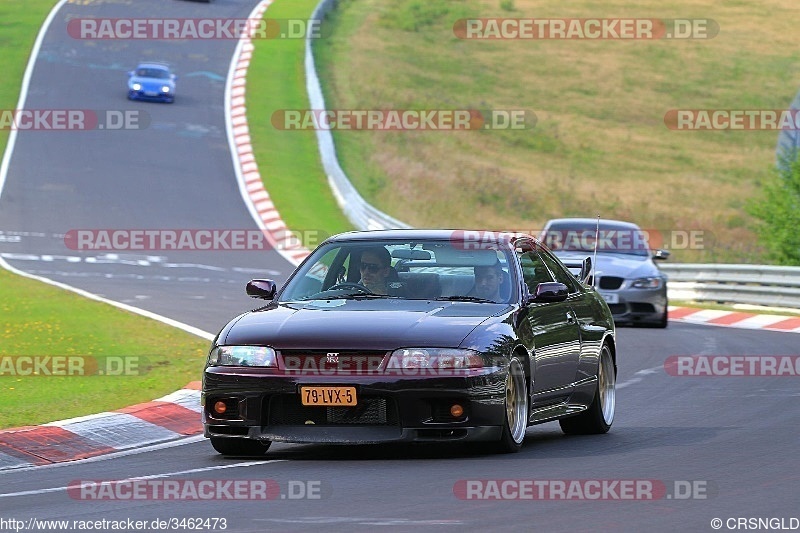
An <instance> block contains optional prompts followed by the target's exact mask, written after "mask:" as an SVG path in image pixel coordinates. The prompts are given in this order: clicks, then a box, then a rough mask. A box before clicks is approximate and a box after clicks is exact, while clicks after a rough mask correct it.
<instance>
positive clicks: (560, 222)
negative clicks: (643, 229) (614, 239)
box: [545, 218, 640, 229]
mask: <svg viewBox="0 0 800 533" xmlns="http://www.w3.org/2000/svg"><path fill="white" fill-rule="evenodd" d="M551 226H573V227H584V226H586V227H591V228H593V227H595V226H597V219H596V218H552V219H550V220H548V221H547V223H546V224H545V227H546V228H549V227H551ZM600 226H603V227H608V226H614V227H622V228H630V229H640V228H639V226H637V225H636V224H634V223H633V222H627V221H625V220H614V219H610V218H601V219H600Z"/></svg>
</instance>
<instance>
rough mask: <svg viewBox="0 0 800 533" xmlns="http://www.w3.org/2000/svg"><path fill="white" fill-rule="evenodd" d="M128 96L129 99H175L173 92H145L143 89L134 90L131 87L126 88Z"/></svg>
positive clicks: (166, 100) (159, 100)
mask: <svg viewBox="0 0 800 533" xmlns="http://www.w3.org/2000/svg"><path fill="white" fill-rule="evenodd" d="M128 98H130V99H131V100H147V101H151V102H172V101H174V100H175V95H174V94H173V93H162V92H159V93H155V94H152V93H147V92H145V91H134V90H133V89H129V90H128Z"/></svg>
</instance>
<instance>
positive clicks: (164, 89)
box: [161, 85, 169, 93]
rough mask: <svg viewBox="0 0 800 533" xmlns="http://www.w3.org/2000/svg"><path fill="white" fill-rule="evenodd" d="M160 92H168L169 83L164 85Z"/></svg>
mask: <svg viewBox="0 0 800 533" xmlns="http://www.w3.org/2000/svg"><path fill="white" fill-rule="evenodd" d="M161 92H162V93H168V92H169V85H164V86H163V87H162V88H161Z"/></svg>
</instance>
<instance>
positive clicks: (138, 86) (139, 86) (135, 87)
mask: <svg viewBox="0 0 800 533" xmlns="http://www.w3.org/2000/svg"><path fill="white" fill-rule="evenodd" d="M131 89H133V90H134V91H141V90H142V84H141V83H134V84H133V85H131Z"/></svg>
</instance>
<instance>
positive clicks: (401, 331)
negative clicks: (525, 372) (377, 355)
mask: <svg viewBox="0 0 800 533" xmlns="http://www.w3.org/2000/svg"><path fill="white" fill-rule="evenodd" d="M508 308H509V306H508V305H505V304H475V303H461V302H458V303H456V302H430V301H425V300H411V301H409V300H396V299H385V300H368V301H363V300H361V301H353V300H317V301H312V302H304V303H286V304H279V305H276V306H270V307H267V308H265V309H264V310H260V311H253V312H251V313H247V314H245V315H243V316H242V317H240V318H239V320H238V321H237V322H236V323H235V324H234V325H233V326H232V327H230V328H229V331H228V332H227V335H225V338H224V339H220V340H219V343H220V344H228V345H232V344H267V345H269V346H272V347H274V348H276V349H279V350H290V349H309V350H313V349H318V350H321V349H336V350H386V351H388V350H394V349H396V348H400V347H412V346H418V347H425V346H427V347H448V346H450V347H456V346H459V345H460V344H461V342H462V341H463V340H464V338H465V337H466V336H467V335H468V334H469V333H470V332H471V331H472V330H473V329H475V327H476V326H478V325H479V324H480V323H481V322H483V321H485V320H486V319H487V318H488V317H490V316H492V315H497V314H499V313H502V312H504V311H505V310H507V309H508Z"/></svg>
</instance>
